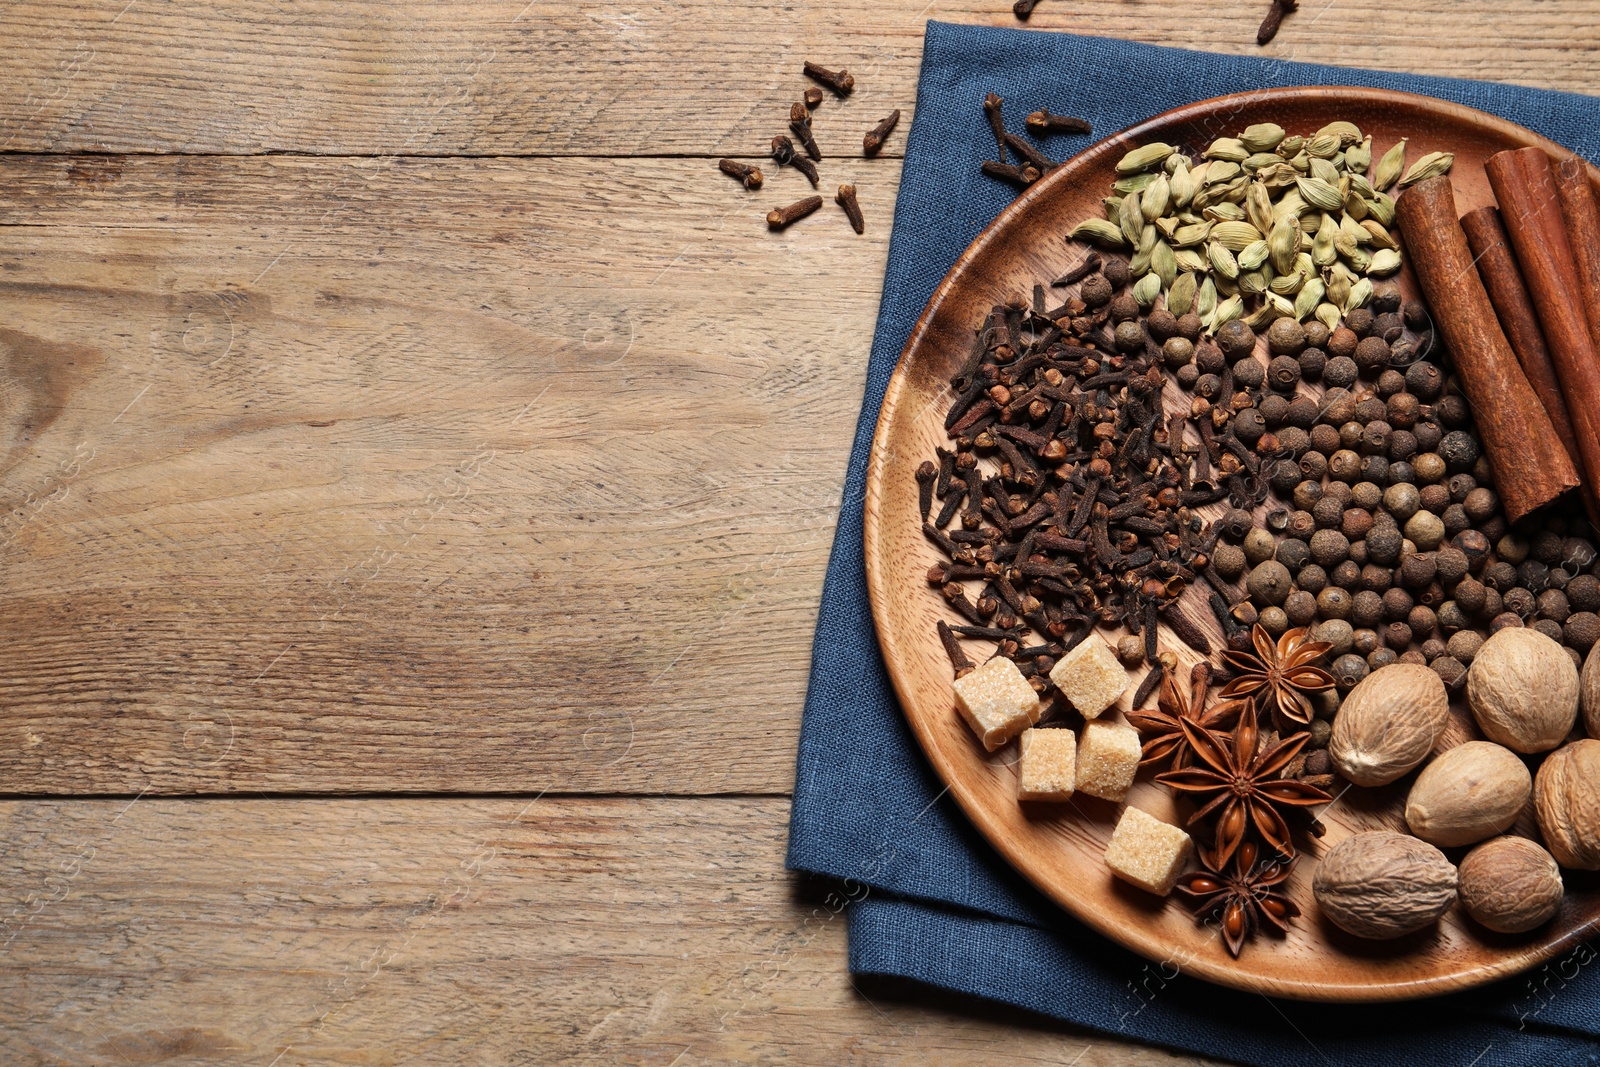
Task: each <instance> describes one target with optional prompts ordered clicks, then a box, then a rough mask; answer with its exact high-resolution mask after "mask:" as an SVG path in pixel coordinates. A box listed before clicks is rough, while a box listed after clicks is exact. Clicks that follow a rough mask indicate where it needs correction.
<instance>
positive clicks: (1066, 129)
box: [1028, 108, 1093, 134]
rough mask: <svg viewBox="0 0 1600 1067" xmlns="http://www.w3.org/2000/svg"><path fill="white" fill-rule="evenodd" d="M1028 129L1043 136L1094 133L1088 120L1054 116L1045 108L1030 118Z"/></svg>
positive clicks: (1069, 116) (1068, 116)
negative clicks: (1049, 134)
mask: <svg viewBox="0 0 1600 1067" xmlns="http://www.w3.org/2000/svg"><path fill="white" fill-rule="evenodd" d="M1028 129H1029V130H1031V131H1032V132H1034V133H1043V134H1048V133H1091V132H1093V131H1092V128H1091V127H1090V125H1089V120H1088V119H1079V118H1073V117H1072V116H1071V115H1052V114H1050V112H1049V111H1048V110H1046V109H1045V108H1040V109H1039V110H1038V111H1035V112H1033V113H1032V114H1031V115H1029V116H1028Z"/></svg>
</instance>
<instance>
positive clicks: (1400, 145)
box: [1372, 137, 1407, 225]
mask: <svg viewBox="0 0 1600 1067" xmlns="http://www.w3.org/2000/svg"><path fill="white" fill-rule="evenodd" d="M1406 141H1407V138H1405V137H1402V138H1400V140H1399V141H1398V142H1396V143H1395V145H1394V147H1393V148H1391V149H1389V151H1387V152H1385V153H1384V154H1383V158H1382V159H1380V160H1378V165H1377V167H1376V168H1375V169H1374V170H1373V172H1372V187H1373V188H1374V189H1376V190H1377V191H1378V192H1380V193H1381V192H1383V191H1384V190H1385V189H1387V188H1389V186H1391V185H1393V184H1394V183H1395V180H1396V179H1397V178H1399V177H1400V172H1401V171H1403V170H1405V166H1406ZM1385 225H1387V223H1385Z"/></svg>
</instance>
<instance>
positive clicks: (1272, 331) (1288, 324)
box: [1267, 317, 1306, 356]
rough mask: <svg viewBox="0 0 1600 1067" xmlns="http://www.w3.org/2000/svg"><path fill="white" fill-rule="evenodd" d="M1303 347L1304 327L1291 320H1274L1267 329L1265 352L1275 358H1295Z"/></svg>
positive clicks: (1304, 340)
mask: <svg viewBox="0 0 1600 1067" xmlns="http://www.w3.org/2000/svg"><path fill="white" fill-rule="evenodd" d="M1305 346H1306V330H1305V327H1304V326H1301V325H1300V323H1298V322H1296V321H1295V320H1294V319H1292V318H1288V317H1284V318H1281V319H1276V320H1274V321H1273V323H1272V325H1271V326H1269V327H1268V328H1267V350H1268V351H1269V352H1271V353H1272V354H1273V355H1275V356H1297V355H1299V354H1300V350H1301V349H1302V348H1304V347H1305Z"/></svg>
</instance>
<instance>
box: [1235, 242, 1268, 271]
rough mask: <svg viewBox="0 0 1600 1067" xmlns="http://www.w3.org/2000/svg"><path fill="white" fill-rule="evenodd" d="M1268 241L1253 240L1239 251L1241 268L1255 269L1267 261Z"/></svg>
mask: <svg viewBox="0 0 1600 1067" xmlns="http://www.w3.org/2000/svg"><path fill="white" fill-rule="evenodd" d="M1268 251H1269V249H1268V248H1267V242H1265V241H1251V242H1250V243H1249V244H1248V245H1246V246H1245V247H1244V248H1243V249H1241V250H1240V252H1239V256H1238V259H1239V269H1240V270H1255V269H1257V268H1258V267H1260V266H1261V264H1263V263H1265V262H1266V261H1267V254H1268Z"/></svg>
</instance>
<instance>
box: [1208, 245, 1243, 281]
mask: <svg viewBox="0 0 1600 1067" xmlns="http://www.w3.org/2000/svg"><path fill="white" fill-rule="evenodd" d="M1206 253H1207V254H1208V255H1209V256H1210V257H1211V269H1212V270H1214V271H1216V272H1217V273H1218V274H1220V275H1222V276H1223V277H1224V278H1227V279H1229V280H1232V279H1234V278H1237V277H1238V276H1239V261H1238V260H1237V259H1234V258H1233V253H1232V252H1230V251H1229V250H1228V249H1227V248H1225V247H1223V246H1222V245H1220V244H1218V243H1217V242H1216V241H1212V242H1211V243H1210V244H1209V245H1207V246H1206Z"/></svg>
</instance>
